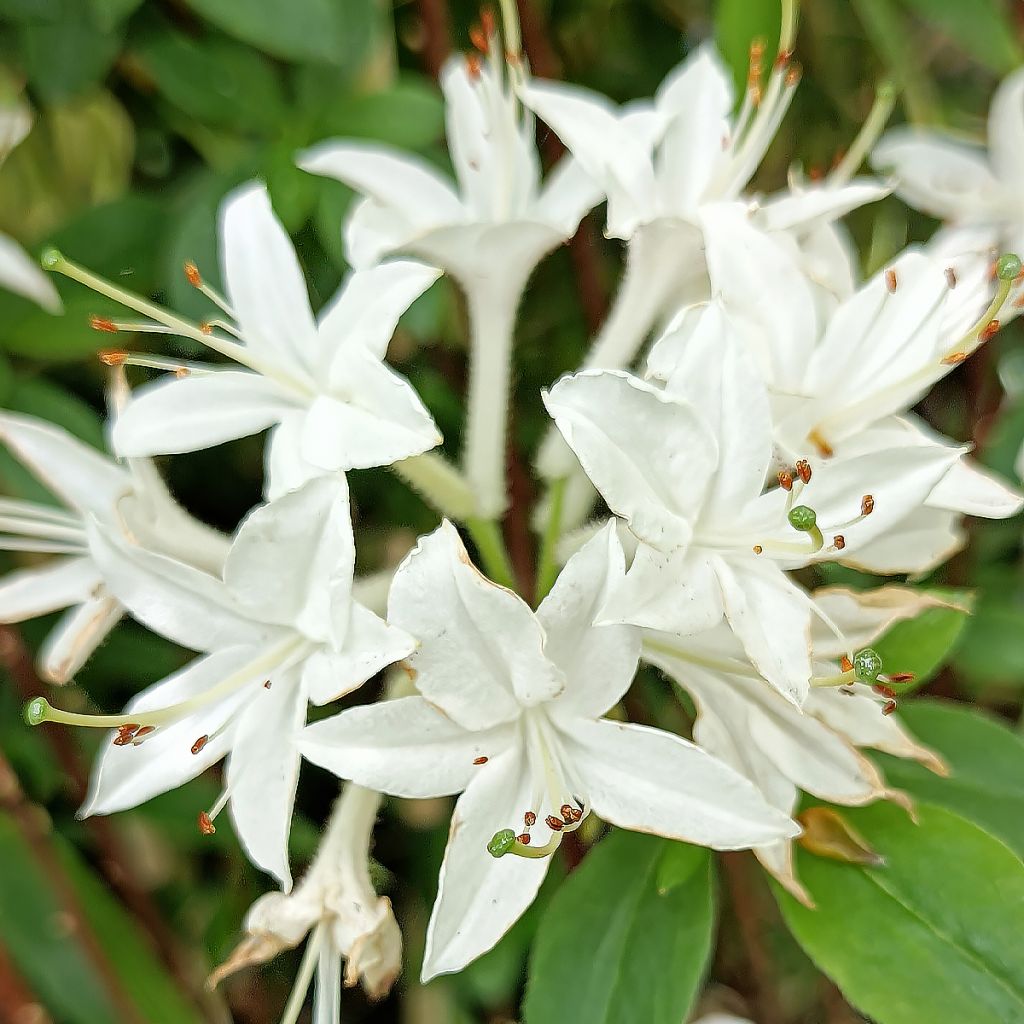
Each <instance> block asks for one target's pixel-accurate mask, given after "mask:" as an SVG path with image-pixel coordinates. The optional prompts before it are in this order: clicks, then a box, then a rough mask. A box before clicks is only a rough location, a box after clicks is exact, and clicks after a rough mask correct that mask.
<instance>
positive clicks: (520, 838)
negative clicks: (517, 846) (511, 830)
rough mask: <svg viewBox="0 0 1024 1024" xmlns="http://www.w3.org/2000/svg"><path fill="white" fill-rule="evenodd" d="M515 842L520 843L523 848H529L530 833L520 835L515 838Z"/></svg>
mask: <svg viewBox="0 0 1024 1024" xmlns="http://www.w3.org/2000/svg"><path fill="white" fill-rule="evenodd" d="M516 842H517V843H522V844H523V846H529V845H530V833H529V832H523V833H522V834H521V835H518V836H516Z"/></svg>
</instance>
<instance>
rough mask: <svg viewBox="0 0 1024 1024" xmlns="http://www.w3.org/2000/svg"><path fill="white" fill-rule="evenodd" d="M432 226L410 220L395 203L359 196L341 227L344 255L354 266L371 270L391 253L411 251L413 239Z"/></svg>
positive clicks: (391, 254)
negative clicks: (381, 202) (422, 225)
mask: <svg viewBox="0 0 1024 1024" xmlns="http://www.w3.org/2000/svg"><path fill="white" fill-rule="evenodd" d="M429 230H430V228H429V227H427V228H421V227H418V226H417V225H415V224H413V223H410V222H409V221H408V220H407V219H406V218H405V217H404V216H402V214H401V213H400V212H399V211H398V210H396V209H395V208H394V207H392V206H385V205H381V204H380V203H378V202H376V201H375V200H373V199H369V198H365V199H357V200H356V202H355V203H353V204H352V209H351V212H350V213H349V214H348V217H347V218H346V219H345V224H344V226H343V229H342V237H343V238H344V240H345V258H346V259H347V260H348V262H349V263H350V264H351V265H352V266H353V267H357V268H358V269H359V270H369V269H371V268H372V267H375V266H376V265H377V264H378V263H380V261H381V260H383V259H385V258H387V257H388V256H393V255H394V254H395V253H398V252H407V251H408V252H411V250H412V243H413V242H415V241H416V240H417V239H419V238H420V237H421V236H422V235H423V233H424V231H429Z"/></svg>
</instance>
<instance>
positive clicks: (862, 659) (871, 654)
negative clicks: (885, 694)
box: [853, 647, 882, 683]
mask: <svg viewBox="0 0 1024 1024" xmlns="http://www.w3.org/2000/svg"><path fill="white" fill-rule="evenodd" d="M881 672H882V656H881V655H880V654H879V653H878V651H876V650H873V649H872V648H870V647H865V648H864V649H863V650H860V651H858V652H857V653H856V654H855V655H854V656H853V674H854V675H855V676H856V677H857V679H858V680H859V681H860V682H862V683H874V682H875V680H877V679H878V677H879V675H881Z"/></svg>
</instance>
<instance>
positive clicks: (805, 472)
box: [796, 459, 811, 484]
mask: <svg viewBox="0 0 1024 1024" xmlns="http://www.w3.org/2000/svg"><path fill="white" fill-rule="evenodd" d="M796 473H797V476H799V477H800V479H801V481H803V483H805V484H806V483H810V481H811V464H810V463H809V462H808V461H807V460H806V459H798V460H797V464H796Z"/></svg>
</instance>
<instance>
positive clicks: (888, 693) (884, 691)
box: [871, 683, 897, 700]
mask: <svg viewBox="0 0 1024 1024" xmlns="http://www.w3.org/2000/svg"><path fill="white" fill-rule="evenodd" d="M871 689H872V690H874V691H875V693H877V694H879V695H880V696H882V697H888V698H889V700H893V699H894V698H895V697H896V696H897V694H896V691H895V690H894V689H893V688H892V687H891V686H886V685H885V684H884V683H875V685H874V686H872V687H871Z"/></svg>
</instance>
